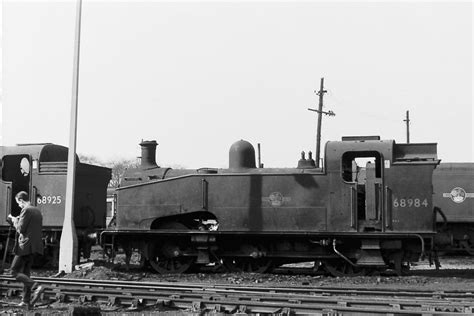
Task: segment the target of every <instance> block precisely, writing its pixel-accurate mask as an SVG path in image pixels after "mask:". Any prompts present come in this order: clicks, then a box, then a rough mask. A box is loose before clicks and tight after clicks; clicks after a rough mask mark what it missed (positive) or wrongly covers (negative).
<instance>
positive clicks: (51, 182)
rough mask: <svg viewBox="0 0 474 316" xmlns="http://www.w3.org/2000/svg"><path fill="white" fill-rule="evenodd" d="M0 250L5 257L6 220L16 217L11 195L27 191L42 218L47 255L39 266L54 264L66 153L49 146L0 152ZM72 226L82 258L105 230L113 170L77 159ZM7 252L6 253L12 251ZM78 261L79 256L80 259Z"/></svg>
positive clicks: (61, 215)
mask: <svg viewBox="0 0 474 316" xmlns="http://www.w3.org/2000/svg"><path fill="white" fill-rule="evenodd" d="M0 157H1V160H0V205H1V207H0V212H1V214H0V248H1V250H2V252H1V253H2V255H3V254H6V252H5V248H6V246H7V244H9V246H10V247H11V246H12V245H13V242H8V243H7V241H9V239H10V241H11V240H12V239H13V238H14V237H15V235H14V230H12V229H11V228H10V225H9V223H8V222H7V221H6V219H7V216H8V214H10V213H11V214H12V215H13V216H18V215H19V214H20V212H21V209H20V207H19V206H18V205H17V203H16V202H15V195H16V194H17V193H18V192H20V191H26V192H28V193H29V195H30V200H31V203H32V204H33V205H35V206H37V207H39V208H40V209H41V212H42V214H43V241H44V244H45V255H44V257H43V260H42V262H43V263H46V262H47V261H50V262H51V263H52V264H53V265H54V264H57V258H58V255H59V254H58V251H59V240H60V237H61V231H62V226H63V221H64V207H65V197H66V177H67V159H68V148H67V147H63V146H60V145H55V144H51V143H43V144H22V145H17V146H1V147H0ZM76 160H77V162H76V182H75V191H74V196H75V199H74V222H75V224H76V232H77V235H78V248H79V251H80V252H81V253H82V255H83V257H84V258H88V257H89V255H90V248H91V245H92V243H93V242H95V240H96V238H93V235H94V234H95V235H97V230H102V229H103V228H104V227H105V218H106V196H107V185H108V183H109V180H110V178H111V170H110V169H109V168H104V167H100V166H95V165H90V164H85V163H81V162H80V161H79V159H78V158H77V156H76ZM10 247H8V248H10ZM78 258H79V257H78Z"/></svg>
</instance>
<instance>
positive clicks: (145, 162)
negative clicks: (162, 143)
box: [140, 140, 158, 169]
mask: <svg viewBox="0 0 474 316" xmlns="http://www.w3.org/2000/svg"><path fill="white" fill-rule="evenodd" d="M157 145H158V143H157V142H156V141H155V140H144V141H142V142H141V143H140V146H141V147H142V158H141V162H142V163H141V167H142V168H143V169H149V168H156V167H158V165H157V164H156V160H155V155H156V146H157Z"/></svg>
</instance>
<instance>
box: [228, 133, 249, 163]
mask: <svg viewBox="0 0 474 316" xmlns="http://www.w3.org/2000/svg"><path fill="white" fill-rule="evenodd" d="M241 168H255V149H254V148H253V146H252V144H250V143H249V142H248V141H245V140H242V139H241V140H239V141H237V142H235V143H233V144H232V146H230V149H229V169H241Z"/></svg>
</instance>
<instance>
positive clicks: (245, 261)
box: [224, 257, 273, 273]
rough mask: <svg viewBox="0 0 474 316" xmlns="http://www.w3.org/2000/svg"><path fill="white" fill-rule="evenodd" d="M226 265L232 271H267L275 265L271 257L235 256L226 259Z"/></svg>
mask: <svg viewBox="0 0 474 316" xmlns="http://www.w3.org/2000/svg"><path fill="white" fill-rule="evenodd" d="M224 265H225V266H226V268H227V269H228V270H230V271H231V272H252V273H265V272H269V271H270V270H271V269H272V267H273V260H271V259H269V258H256V259H255V258H248V257H242V258H234V259H225V260H224Z"/></svg>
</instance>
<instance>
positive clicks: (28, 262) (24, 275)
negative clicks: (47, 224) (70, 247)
mask: <svg viewBox="0 0 474 316" xmlns="http://www.w3.org/2000/svg"><path fill="white" fill-rule="evenodd" d="M15 200H16V202H17V203H18V205H19V206H20V207H21V209H22V210H21V213H20V215H19V216H18V217H13V216H12V215H11V214H10V215H8V217H9V219H10V220H11V222H12V223H13V226H14V227H15V229H16V231H17V236H18V238H16V240H15V246H14V248H13V252H14V254H15V257H14V258H13V262H12V265H11V267H10V269H11V271H12V275H13V277H14V278H15V279H16V280H17V281H19V282H22V283H23V300H22V302H21V303H20V304H19V305H20V306H25V307H27V308H29V307H30V306H31V305H34V304H35V302H36V301H37V300H38V298H39V296H40V294H41V293H42V292H43V290H44V288H43V287H42V286H39V285H38V284H37V283H36V282H34V281H33V280H32V279H31V278H30V272H31V266H32V265H33V259H34V256H35V254H39V255H42V254H43V240H42V236H43V232H42V230H43V216H42V215H41V212H40V210H39V209H38V208H36V207H34V206H32V205H31V203H30V199H29V197H28V193H26V192H25V191H21V192H18V194H17V195H16V196H15ZM32 291H34V294H33V299H31V301H30V298H31V292H32Z"/></svg>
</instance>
